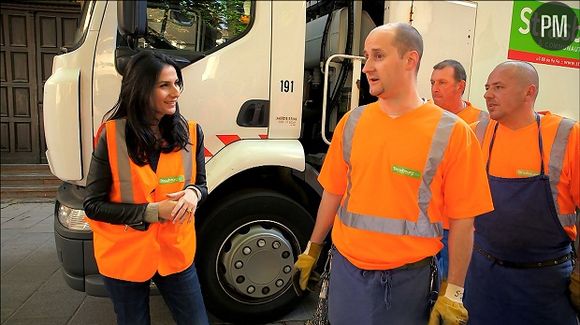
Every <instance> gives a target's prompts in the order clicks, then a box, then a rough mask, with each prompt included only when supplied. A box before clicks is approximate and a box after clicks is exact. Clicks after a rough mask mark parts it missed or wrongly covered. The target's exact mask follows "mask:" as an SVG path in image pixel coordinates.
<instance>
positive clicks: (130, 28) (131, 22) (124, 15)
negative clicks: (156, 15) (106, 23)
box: [117, 1, 147, 41]
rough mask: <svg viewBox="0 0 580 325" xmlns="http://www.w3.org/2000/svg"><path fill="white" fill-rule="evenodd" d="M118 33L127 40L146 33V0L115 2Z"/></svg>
mask: <svg viewBox="0 0 580 325" xmlns="http://www.w3.org/2000/svg"><path fill="white" fill-rule="evenodd" d="M117 21H118V28H119V33H120V34H121V36H123V37H124V38H126V39H127V40H128V41H129V40H132V41H134V40H137V39H139V38H141V37H143V36H145V34H146V33H147V1H119V2H117Z"/></svg>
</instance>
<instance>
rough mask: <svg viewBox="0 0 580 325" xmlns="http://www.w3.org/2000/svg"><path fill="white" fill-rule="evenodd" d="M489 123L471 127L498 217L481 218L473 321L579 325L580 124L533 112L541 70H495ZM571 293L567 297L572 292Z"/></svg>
mask: <svg viewBox="0 0 580 325" xmlns="http://www.w3.org/2000/svg"><path fill="white" fill-rule="evenodd" d="M485 89H486V92H485V95H484V97H485V100H486V104H487V108H488V110H489V113H490V118H491V121H480V122H478V123H477V124H474V125H473V127H474V128H475V133H476V135H477V137H478V139H479V141H480V143H481V146H482V149H483V155H484V161H485V162H486V170H487V173H488V179H489V185H490V189H491V193H492V197H493V203H494V208H495V210H494V211H492V212H490V213H487V214H485V215H482V216H480V217H479V218H477V219H476V221H475V239H474V250H473V256H472V260H471V264H470V266H469V271H468V275H467V278H466V281H465V282H466V284H465V305H466V306H467V309H468V311H469V322H470V324H473V325H479V324H507V325H510V324H514V325H516V324H538V325H540V324H559V325H577V324H578V319H577V314H576V312H575V311H574V307H573V304H575V305H576V308H577V307H578V306H577V305H578V299H579V297H580V290H579V287H578V274H577V273H576V275H575V281H576V282H575V283H576V286H574V285H571V286H570V288H569V284H570V279H571V272H572V267H573V264H574V263H573V259H574V256H573V252H572V245H573V241H574V239H575V238H576V231H577V229H576V222H577V211H579V207H580V127H579V124H578V122H575V121H573V120H571V119H568V118H563V117H561V116H557V115H555V114H551V113H550V112H539V113H538V112H536V111H535V110H534V103H535V100H536V97H537V95H538V90H539V77H538V73H537V71H536V69H535V68H534V67H533V66H532V65H531V64H529V63H527V62H519V61H508V62H504V63H502V64H500V65H498V66H497V67H496V68H495V69H494V70H493V71H492V72H491V74H490V75H489V78H488V80H487V83H486V85H485ZM569 290H570V291H569Z"/></svg>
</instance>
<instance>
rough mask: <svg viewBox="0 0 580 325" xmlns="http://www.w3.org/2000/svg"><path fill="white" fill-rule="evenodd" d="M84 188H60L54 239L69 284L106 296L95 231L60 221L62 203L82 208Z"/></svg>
mask: <svg viewBox="0 0 580 325" xmlns="http://www.w3.org/2000/svg"><path fill="white" fill-rule="evenodd" d="M83 199H84V188H82V187H79V186H76V185H72V184H68V183H63V184H62V185H61V187H60V188H59V189H58V193H57V198H56V204H55V210H54V241H55V244H56V252H57V256H58V259H59V261H60V263H61V265H62V271H63V275H64V279H65V281H66V283H67V284H68V285H69V286H70V287H71V288H73V289H75V290H78V291H84V292H86V293H87V294H88V295H90V296H98V297H106V296H108V294H107V290H106V289H105V285H104V282H103V277H102V276H101V275H100V274H99V271H98V269H97V263H96V261H95V256H94V254H93V233H92V232H90V231H76V230H71V229H69V228H67V227H65V226H64V225H63V224H62V223H61V222H60V221H59V220H58V211H59V207H60V205H65V206H68V207H70V208H73V209H82V202H83Z"/></svg>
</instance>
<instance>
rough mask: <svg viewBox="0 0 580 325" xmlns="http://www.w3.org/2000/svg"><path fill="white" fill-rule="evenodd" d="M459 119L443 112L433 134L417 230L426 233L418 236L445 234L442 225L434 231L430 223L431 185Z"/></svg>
mask: <svg viewBox="0 0 580 325" xmlns="http://www.w3.org/2000/svg"><path fill="white" fill-rule="evenodd" d="M457 119H458V117H457V115H455V114H452V113H449V112H448V111H443V115H441V119H440V120H439V123H438V124H437V128H436V129H435V134H433V140H432V142H431V148H430V149H429V155H428V156H427V162H426V163H425V167H424V169H423V175H422V178H421V185H419V198H418V204H419V218H418V219H417V224H418V226H417V230H418V231H419V232H421V231H422V230H423V231H424V233H419V234H418V235H420V236H424V237H438V236H441V235H442V234H443V228H442V226H441V223H436V224H434V226H439V228H438V229H433V227H432V224H431V221H429V216H428V214H427V209H428V208H429V203H431V198H432V193H431V183H432V182H433V177H434V176H435V173H436V172H437V169H438V168H439V164H440V163H441V160H442V159H443V154H444V153H445V149H447V144H448V143H449V139H450V138H451V132H452V131H453V125H455V123H456V122H457Z"/></svg>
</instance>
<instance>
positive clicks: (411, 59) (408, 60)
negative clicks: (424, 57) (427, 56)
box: [405, 50, 419, 71]
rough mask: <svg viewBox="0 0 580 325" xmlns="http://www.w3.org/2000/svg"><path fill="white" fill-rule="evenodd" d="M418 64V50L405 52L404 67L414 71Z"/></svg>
mask: <svg viewBox="0 0 580 325" xmlns="http://www.w3.org/2000/svg"><path fill="white" fill-rule="evenodd" d="M418 64H419V52H417V51H414V50H413V51H409V52H407V53H406V54H405V68H406V69H408V70H412V71H415V70H416V69H417V65H418Z"/></svg>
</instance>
